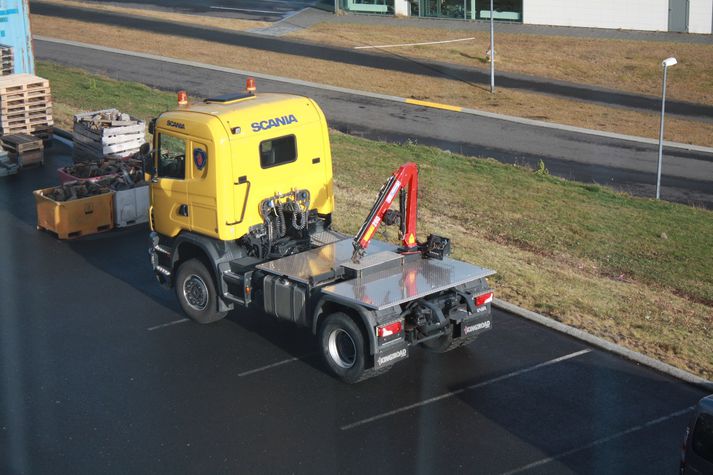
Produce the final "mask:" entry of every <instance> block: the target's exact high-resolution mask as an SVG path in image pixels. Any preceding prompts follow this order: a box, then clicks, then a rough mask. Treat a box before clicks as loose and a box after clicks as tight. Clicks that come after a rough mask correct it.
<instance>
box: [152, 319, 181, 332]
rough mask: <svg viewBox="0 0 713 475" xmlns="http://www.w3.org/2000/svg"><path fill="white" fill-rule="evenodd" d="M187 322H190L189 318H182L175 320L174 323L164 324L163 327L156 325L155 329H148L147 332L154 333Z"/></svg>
mask: <svg viewBox="0 0 713 475" xmlns="http://www.w3.org/2000/svg"><path fill="white" fill-rule="evenodd" d="M187 321H189V319H188V318H181V319H180V320H174V321H172V322H168V323H164V324H162V325H156V326H155V327H150V328H147V329H146V331H150V332H152V331H154V330H158V329H160V328H166V327H170V326H172V325H178V324H179V323H183V322H187Z"/></svg>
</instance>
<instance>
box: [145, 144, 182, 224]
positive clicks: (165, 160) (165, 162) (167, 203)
mask: <svg viewBox="0 0 713 475" xmlns="http://www.w3.org/2000/svg"><path fill="white" fill-rule="evenodd" d="M157 132H158V137H157V139H156V147H155V150H156V153H155V170H156V172H155V174H154V177H153V178H152V179H151V204H152V209H151V211H152V224H153V229H154V230H155V231H156V232H158V233H160V234H163V235H166V236H171V237H174V236H176V235H177V234H178V233H179V232H180V231H181V230H184V229H190V207H189V203H188V196H187V194H188V193H187V192H188V189H187V186H186V155H187V152H188V145H189V142H188V140H187V139H186V138H185V137H183V136H181V135H179V134H175V133H172V132H168V131H163V130H157Z"/></svg>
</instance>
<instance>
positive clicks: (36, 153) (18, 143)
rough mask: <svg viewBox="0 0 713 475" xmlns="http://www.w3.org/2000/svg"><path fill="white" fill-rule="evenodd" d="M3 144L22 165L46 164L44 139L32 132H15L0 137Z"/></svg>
mask: <svg viewBox="0 0 713 475" xmlns="http://www.w3.org/2000/svg"><path fill="white" fill-rule="evenodd" d="M0 141H1V142H2V146H3V148H4V149H5V150H7V151H8V152H10V157H13V158H15V159H16V161H17V162H18V163H20V165H21V166H23V167H27V166H31V165H44V163H45V155H44V148H45V147H44V144H43V143H42V139H41V138H38V137H35V136H34V135H30V134H13V135H4V136H2V137H0Z"/></svg>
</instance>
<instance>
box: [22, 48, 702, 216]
mask: <svg viewBox="0 0 713 475" xmlns="http://www.w3.org/2000/svg"><path fill="white" fill-rule="evenodd" d="M34 51H35V56H36V57H37V58H38V59H41V60H50V61H54V62H57V63H60V64H64V65H67V66H73V67H78V68H82V69H85V70H87V71H91V72H95V73H101V74H105V75H107V76H108V77H111V78H116V79H121V80H129V81H138V82H141V83H143V84H147V85H149V86H153V87H156V88H159V89H163V90H168V91H177V90H178V89H185V90H187V91H188V92H189V94H190V95H192V96H194V97H195V96H198V97H210V96H213V95H216V94H226V93H230V92H235V91H236V90H242V88H243V85H244V84H245V77H244V76H241V75H238V74H234V73H230V72H225V71H219V70H214V69H206V68H201V67H195V66H186V65H183V64H176V63H171V62H167V61H159V60H156V59H147V58H142V57H138V56H135V55H134V56H132V55H127V54H118V53H110V52H107V51H101V50H95V49H91V48H84V47H79V46H70V45H67V44H58V43H53V42H49V41H42V40H37V39H36V40H35V41H34ZM258 90H259V91H264V92H268V91H270V92H288V93H293V94H302V95H305V96H308V97H312V98H314V99H316V100H317V102H318V103H319V104H320V106H321V107H322V108H323V109H324V111H325V114H326V116H327V122H328V123H329V124H330V126H331V127H334V128H337V129H339V130H342V131H344V132H347V133H350V134H354V135H360V136H364V137H367V138H372V139H379V140H389V141H397V142H404V141H406V140H413V141H415V142H417V143H421V144H424V145H432V146H436V147H440V148H442V149H445V150H451V151H453V152H458V153H463V154H466V155H473V156H487V157H493V158H495V159H497V160H500V161H502V162H505V163H516V164H527V165H530V166H533V167H537V165H538V163H539V161H540V160H542V161H544V163H545V165H546V167H547V168H548V169H549V171H550V173H552V174H553V175H557V176H561V177H564V178H568V179H574V180H578V181H581V182H585V183H599V184H604V185H609V186H612V187H614V188H616V189H619V190H622V191H627V192H631V193H633V194H636V195H642V196H654V195H655V184H656V161H657V155H658V148H657V146H656V145H651V144H644V143H640V142H633V141H628V140H621V139H615V138H608V137H599V136H593V135H588V134H581V133H575V132H570V131H565V130H555V129H547V128H543V127H538V126H532V125H526V124H519V123H514V122H509V121H506V120H496V119H492V118H488V117H480V116H475V115H469V114H463V113H458V112H451V111H446V110H439V109H433V108H427V107H422V106H417V105H411V104H404V103H397V102H393V101H388V100H384V99H379V98H374V97H365V96H360V95H355V94H349V93H345V92H338V91H332V90H324V89H320V88H316V87H307V86H302V85H295V84H290V83H285V82H281V81H268V80H262V79H261V80H259V81H258ZM664 154H665V157H664V165H663V176H662V195H661V196H662V198H664V199H667V200H671V201H678V202H682V203H693V204H696V205H700V206H706V207H709V208H713V155H712V154H710V153H705V152H697V151H689V150H682V149H679V148H668V147H666V148H665V149H664Z"/></svg>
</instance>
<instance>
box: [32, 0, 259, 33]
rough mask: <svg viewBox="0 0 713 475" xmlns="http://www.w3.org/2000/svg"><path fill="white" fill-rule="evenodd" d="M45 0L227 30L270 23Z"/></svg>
mask: <svg viewBox="0 0 713 475" xmlns="http://www.w3.org/2000/svg"><path fill="white" fill-rule="evenodd" d="M43 2H45V3H54V4H57V5H66V6H69V7H80V8H86V9H89V10H97V11H103V12H112V13H121V14H127V15H135V16H141V17H145V18H154V19H158V20H165V21H173V22H176V23H185V24H187V25H193V26H195V25H200V26H209V27H216V28H225V29H227V30H251V29H253V28H262V27H265V26H267V25H269V23H268V22H263V21H252V20H240V19H237V18H220V17H216V16H206V15H192V14H190V13H177V12H171V11H164V10H151V9H147V8H129V7H119V6H116V5H105V4H101V3H96V2H79V1H74V0H43Z"/></svg>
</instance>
